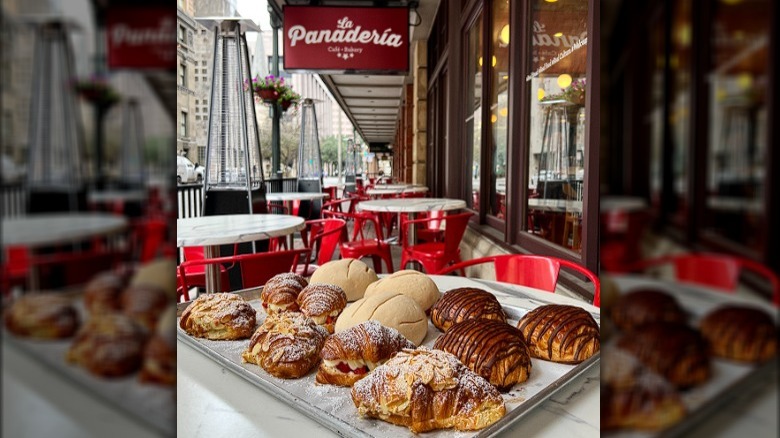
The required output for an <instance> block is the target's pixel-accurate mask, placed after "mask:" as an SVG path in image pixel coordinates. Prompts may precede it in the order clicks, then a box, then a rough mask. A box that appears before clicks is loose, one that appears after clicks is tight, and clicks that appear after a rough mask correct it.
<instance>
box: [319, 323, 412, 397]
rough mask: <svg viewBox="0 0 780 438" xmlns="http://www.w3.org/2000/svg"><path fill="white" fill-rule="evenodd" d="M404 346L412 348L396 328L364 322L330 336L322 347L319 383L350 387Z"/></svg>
mask: <svg viewBox="0 0 780 438" xmlns="http://www.w3.org/2000/svg"><path fill="white" fill-rule="evenodd" d="M404 348H412V349H413V348H414V344H412V343H411V342H409V340H408V339H406V338H405V337H404V336H403V335H402V334H401V333H399V332H398V330H396V329H394V328H390V327H385V326H383V325H381V324H379V323H378V322H376V321H365V322H362V323H360V324H358V325H356V326H353V327H350V328H348V329H346V330H344V331H342V332H339V333H336V334H335V335H333V336H329V337H328V339H326V340H325V344H324V345H323V346H322V351H321V353H320V355H321V356H322V362H321V363H320V367H319V370H318V372H317V382H318V383H330V384H333V385H340V386H352V385H353V384H354V383H355V382H357V381H358V380H360V379H362V378H363V377H365V376H366V375H367V374H368V373H369V372H370V371H372V370H373V369H374V368H376V367H378V366H379V365H382V364H383V363H385V361H387V359H389V358H390V357H391V356H393V355H394V354H396V353H397V352H399V351H401V350H402V349H404Z"/></svg>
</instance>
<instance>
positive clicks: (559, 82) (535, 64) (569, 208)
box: [526, 0, 588, 253]
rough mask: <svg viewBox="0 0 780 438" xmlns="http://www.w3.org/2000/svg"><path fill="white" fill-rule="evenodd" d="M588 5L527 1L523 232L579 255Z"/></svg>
mask: <svg viewBox="0 0 780 438" xmlns="http://www.w3.org/2000/svg"><path fill="white" fill-rule="evenodd" d="M587 17H588V1H587V0H576V1H567V2H548V1H546V0H535V1H533V2H532V16H531V18H530V19H531V20H532V50H531V51H530V58H531V59H530V63H529V64H530V71H529V72H527V76H526V82H527V84H529V85H530V87H531V93H530V94H531V98H530V102H529V103H530V115H531V120H530V124H529V129H530V130H529V136H530V138H529V156H528V164H527V165H528V174H529V180H528V182H527V186H528V193H529V196H528V199H527V202H528V210H527V211H528V218H527V226H526V232H528V233H531V234H534V235H537V236H539V237H541V238H543V239H545V240H547V241H550V242H552V243H554V244H556V245H559V246H562V247H564V248H567V249H570V250H573V251H575V252H577V253H579V252H580V249H581V242H582V229H583V217H582V212H583V208H582V205H583V179H584V175H585V169H584V157H585V152H586V151H585V127H586V115H585V97H586V96H587V93H588V85H587V81H586V78H585V74H586V65H587V43H588V39H587V38H588V29H587Z"/></svg>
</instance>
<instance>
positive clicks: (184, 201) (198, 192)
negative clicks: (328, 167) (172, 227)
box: [176, 178, 298, 219]
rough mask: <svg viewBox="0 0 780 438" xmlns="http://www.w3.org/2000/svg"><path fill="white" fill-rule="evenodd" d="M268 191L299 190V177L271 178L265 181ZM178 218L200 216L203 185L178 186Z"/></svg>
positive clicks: (286, 191)
mask: <svg viewBox="0 0 780 438" xmlns="http://www.w3.org/2000/svg"><path fill="white" fill-rule="evenodd" d="M265 191H266V193H289V192H297V191H298V179H297V178H283V179H269V180H267V181H265ZM177 208H178V214H177V216H176V217H177V218H179V219H182V218H188V217H198V216H200V215H201V212H202V211H203V185H201V184H180V185H179V186H178V187H177Z"/></svg>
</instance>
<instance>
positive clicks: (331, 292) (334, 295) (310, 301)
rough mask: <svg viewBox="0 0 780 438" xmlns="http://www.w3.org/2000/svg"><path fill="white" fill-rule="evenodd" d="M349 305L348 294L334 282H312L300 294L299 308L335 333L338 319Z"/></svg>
mask: <svg viewBox="0 0 780 438" xmlns="http://www.w3.org/2000/svg"><path fill="white" fill-rule="evenodd" d="M346 306H347V294H346V293H344V290H343V289H341V288H340V287H338V286H336V285H334V284H322V283H312V284H310V285H308V286H306V287H305V288H304V289H303V290H302V291H301V293H300V294H299V295H298V308H299V309H301V313H303V314H304V315H306V316H308V317H309V318H311V319H312V321H314V322H315V323H317V324H318V325H321V326H323V327H325V328H326V329H327V330H328V332H329V333H333V329H334V326H335V325H336V320H337V319H338V317H339V315H341V311H342V310H344V308H345V307H346Z"/></svg>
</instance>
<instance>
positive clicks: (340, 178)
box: [337, 110, 344, 184]
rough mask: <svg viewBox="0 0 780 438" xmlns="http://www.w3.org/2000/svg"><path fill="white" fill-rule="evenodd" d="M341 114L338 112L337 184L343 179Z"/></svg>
mask: <svg viewBox="0 0 780 438" xmlns="http://www.w3.org/2000/svg"><path fill="white" fill-rule="evenodd" d="M342 114H343V112H342V111H341V110H339V147H338V158H339V162H338V169H337V171H338V175H339V179H338V183H339V184H341V183H342V182H344V179H343V178H342V175H341V115H342Z"/></svg>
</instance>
